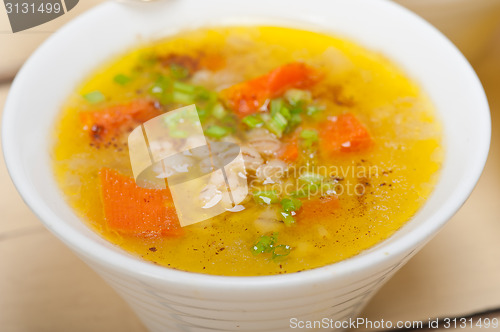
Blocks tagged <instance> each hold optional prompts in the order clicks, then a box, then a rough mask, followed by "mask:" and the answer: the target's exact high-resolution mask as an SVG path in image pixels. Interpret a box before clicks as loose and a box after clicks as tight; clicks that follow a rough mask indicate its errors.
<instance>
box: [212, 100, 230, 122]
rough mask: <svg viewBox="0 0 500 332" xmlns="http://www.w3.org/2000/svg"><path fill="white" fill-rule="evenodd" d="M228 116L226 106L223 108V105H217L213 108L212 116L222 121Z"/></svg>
mask: <svg viewBox="0 0 500 332" xmlns="http://www.w3.org/2000/svg"><path fill="white" fill-rule="evenodd" d="M226 114H227V111H226V109H225V108H224V106H222V104H221V103H217V104H215V106H214V107H213V108H212V115H213V116H214V117H215V118H216V119H218V120H220V119H222V118H223V117H225V116H226Z"/></svg>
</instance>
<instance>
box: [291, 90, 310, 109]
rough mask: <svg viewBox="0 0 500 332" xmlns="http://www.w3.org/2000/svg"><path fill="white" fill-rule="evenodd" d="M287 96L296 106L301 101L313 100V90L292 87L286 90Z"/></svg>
mask: <svg viewBox="0 0 500 332" xmlns="http://www.w3.org/2000/svg"><path fill="white" fill-rule="evenodd" d="M285 98H286V100H287V101H288V103H290V105H292V106H296V105H299V104H300V103H309V102H311V92H309V91H305V90H299V89H290V90H288V91H287V92H285Z"/></svg>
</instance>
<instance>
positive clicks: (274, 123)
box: [262, 113, 288, 137]
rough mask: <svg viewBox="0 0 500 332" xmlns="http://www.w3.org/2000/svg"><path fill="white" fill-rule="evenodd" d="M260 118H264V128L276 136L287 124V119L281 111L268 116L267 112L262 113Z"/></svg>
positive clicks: (280, 133)
mask: <svg viewBox="0 0 500 332" xmlns="http://www.w3.org/2000/svg"><path fill="white" fill-rule="evenodd" d="M262 119H263V120H264V125H265V126H266V128H267V129H268V130H269V131H270V132H272V133H273V134H275V135H276V136H278V137H281V136H282V135H283V132H284V131H285V129H286V127H287V125H288V120H287V119H286V118H285V117H284V116H283V115H282V114H281V113H276V114H275V115H273V116H269V114H267V113H265V114H262Z"/></svg>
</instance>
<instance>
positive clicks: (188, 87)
mask: <svg viewBox="0 0 500 332" xmlns="http://www.w3.org/2000/svg"><path fill="white" fill-rule="evenodd" d="M173 88H174V91H177V92H183V93H186V94H191V95H194V94H195V93H196V89H197V86H196V85H192V84H188V83H183V82H179V81H175V82H174V84H173Z"/></svg>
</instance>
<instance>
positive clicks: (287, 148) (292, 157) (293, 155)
mask: <svg viewBox="0 0 500 332" xmlns="http://www.w3.org/2000/svg"><path fill="white" fill-rule="evenodd" d="M298 157H299V143H298V139H297V137H294V138H292V139H291V140H290V141H289V142H287V143H285V145H284V147H283V148H282V149H281V151H280V155H279V158H280V159H281V160H283V161H286V162H293V161H296V160H297V158H298Z"/></svg>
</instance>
